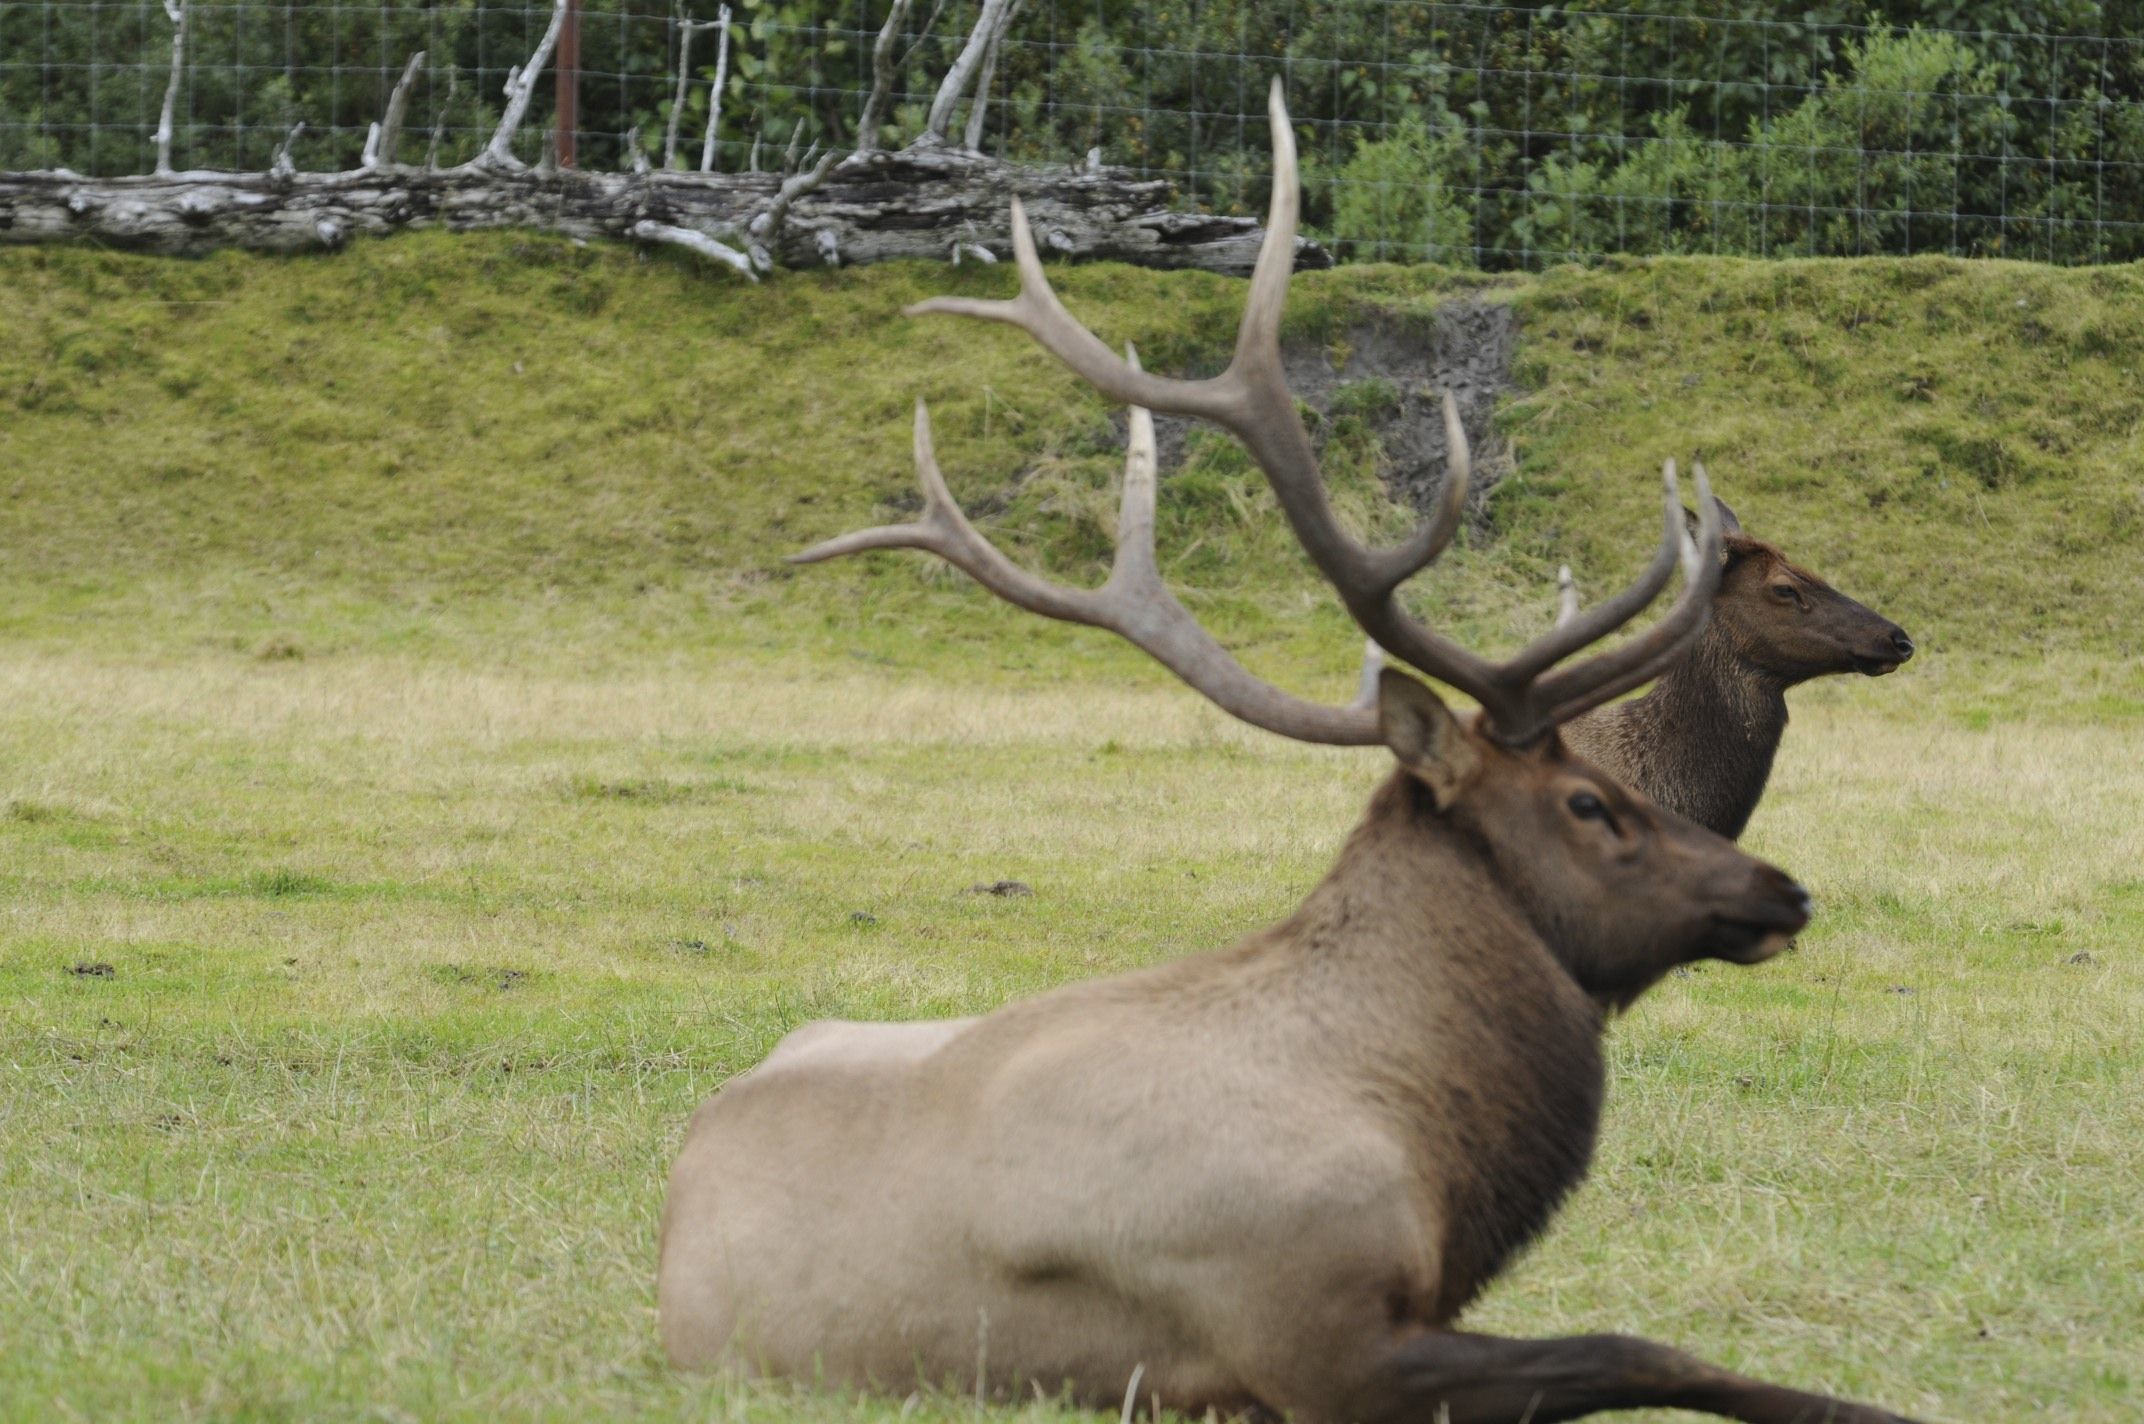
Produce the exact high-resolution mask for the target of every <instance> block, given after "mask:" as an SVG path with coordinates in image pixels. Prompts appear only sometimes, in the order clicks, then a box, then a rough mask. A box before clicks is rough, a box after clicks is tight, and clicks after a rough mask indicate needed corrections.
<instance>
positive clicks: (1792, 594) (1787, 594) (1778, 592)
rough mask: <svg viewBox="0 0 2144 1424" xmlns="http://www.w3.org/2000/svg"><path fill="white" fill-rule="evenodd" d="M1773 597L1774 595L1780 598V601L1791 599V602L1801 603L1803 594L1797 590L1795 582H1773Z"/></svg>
mask: <svg viewBox="0 0 2144 1424" xmlns="http://www.w3.org/2000/svg"><path fill="white" fill-rule="evenodd" d="M1772 597H1774V598H1776V599H1779V600H1780V601H1782V602H1789V601H1791V602H1794V603H1800V602H1801V601H1802V596H1801V594H1800V592H1798V591H1797V590H1796V589H1795V587H1794V585H1793V584H1791V583H1775V584H1773V585H1772Z"/></svg>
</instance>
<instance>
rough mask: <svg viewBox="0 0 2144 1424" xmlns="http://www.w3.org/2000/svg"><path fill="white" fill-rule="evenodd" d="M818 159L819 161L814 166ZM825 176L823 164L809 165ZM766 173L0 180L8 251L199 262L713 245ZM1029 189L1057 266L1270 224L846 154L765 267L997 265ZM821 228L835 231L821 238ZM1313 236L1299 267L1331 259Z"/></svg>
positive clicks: (1108, 173)
mask: <svg viewBox="0 0 2144 1424" xmlns="http://www.w3.org/2000/svg"><path fill="white" fill-rule="evenodd" d="M821 161H822V163H824V162H825V161H826V160H823V159H822V160H821ZM816 171H817V170H814V172H816ZM811 176H812V175H811V174H799V175H795V176H793V177H791V178H790V179H787V180H784V179H783V178H782V177H780V176H779V175H776V174H772V173H734V174H697V173H662V172H655V173H648V174H631V173H595V172H588V171H581V170H566V171H560V172H552V173H543V172H540V171H538V170H535V169H530V168H523V167H520V166H518V165H517V166H516V167H514V168H511V169H502V168H492V167H479V166H476V165H464V166H462V167H459V168H446V169H433V168H425V169H420V168H398V169H382V170H380V171H366V170H363V169H359V170H355V171H352V172H347V173H301V172H294V171H289V170H288V169H287V168H282V169H281V170H280V171H273V172H268V173H209V172H194V173H174V174H170V175H164V176H157V175H137V176H131V177H124V178H85V177H82V176H80V175H78V174H73V173H66V172H48V173H0V242H15V243H24V242H56V241H66V240H70V239H75V240H86V241H94V242H98V243H101V244H105V245H108V246H113V247H124V248H131V249H134V250H137V251H144V252H163V253H174V254H198V253H205V252H209V251H213V250H215V249H217V248H221V247H239V248H249V249H253V250H256V251H272V252H290V251H304V250H306V249H318V248H320V247H322V246H323V245H333V243H330V242H329V240H328V235H329V234H332V235H333V242H334V243H339V242H342V241H344V240H347V239H348V238H353V237H365V236H380V235H384V234H387V233H391V232H395V231H398V230H401V229H405V228H444V229H448V230H450V231H460V232H467V231H478V230H485V229H497V228H517V227H518V228H534V229H542V230H548V231H552V232H559V233H564V234H568V235H570V236H574V237H582V238H598V237H611V238H627V237H630V236H631V231H632V228H633V227H634V225H635V224H636V223H640V222H655V223H660V224H663V225H665V226H668V227H675V228H681V229H684V230H686V231H691V232H698V233H701V234H703V235H706V236H709V237H711V238H714V239H716V240H718V241H720V240H724V239H729V240H732V241H734V240H739V239H740V238H742V237H744V236H746V235H747V233H746V229H747V228H748V226H749V225H750V224H751V223H752V222H753V220H754V219H755V218H757V217H759V216H761V215H762V214H765V213H767V212H768V210H769V209H770V208H771V207H772V206H773V205H775V204H776V203H778V202H780V201H781V194H782V190H783V187H784V186H785V182H786V183H791V184H794V183H797V182H798V181H799V180H800V179H805V180H808V179H809V178H810V177H811ZM1015 196H1017V197H1019V198H1020V199H1021V201H1022V202H1023V203H1024V204H1025V206H1026V208H1027V211H1028V214H1029V216H1030V218H1031V220H1032V221H1033V223H1034V226H1035V230H1036V233H1037V238H1038V241H1040V242H1041V243H1042V244H1043V246H1044V250H1045V251H1047V252H1050V253H1052V254H1053V255H1055V256H1059V257H1063V258H1070V259H1076V260H1095V259H1109V260H1114V261H1120V262H1132V263H1138V264H1140V265H1142V266H1148V267H1196V268H1204V269H1206V270H1208V271H1216V272H1234V273H1248V272H1249V271H1250V269H1251V264H1252V262H1253V260H1254V259H1255V257H1256V253H1257V246H1258V240H1259V237H1260V235H1261V234H1260V228H1259V226H1258V224H1257V222H1256V221H1255V220H1253V219H1250V218H1227V217H1210V216H1206V215H1202V214H1197V213H1178V212H1171V211H1169V210H1168V208H1167V204H1168V200H1169V189H1168V185H1167V184H1166V183H1165V182H1162V181H1160V180H1157V179H1142V178H1136V177H1133V176H1132V175H1130V174H1127V173H1122V172H1118V171H1114V170H1108V169H1105V170H1102V171H1101V172H1097V173H1086V172H1074V171H1071V170H1067V169H1041V168H1026V167H1021V166H1018V165H1014V164H1007V163H1001V162H998V161H996V160H993V159H988V158H983V157H979V156H977V155H974V154H967V153H961V152H959V151H957V150H954V149H952V148H950V147H947V148H938V149H909V150H904V151H900V152H881V153H872V154H858V155H852V156H850V157H848V158H846V159H844V160H842V161H839V162H835V163H832V164H831V165H830V166H828V167H827V168H826V170H825V173H824V175H823V177H822V178H821V180H820V181H819V183H818V185H817V186H816V187H813V188H810V189H809V191H800V192H795V193H793V194H792V195H791V197H790V199H789V202H788V205H787V207H786V209H785V212H784V214H783V216H784V219H785V220H784V221H782V222H780V223H779V224H769V226H770V227H773V226H778V228H779V231H773V232H770V233H767V234H766V235H765V240H764V242H763V245H764V247H765V248H766V250H767V253H768V257H769V258H770V260H771V261H772V262H774V263H776V264H778V265H781V266H805V267H808V266H816V265H818V263H819V262H820V261H822V260H823V254H824V252H825V251H826V250H827V247H826V244H827V243H828V242H831V243H832V250H833V251H835V252H838V253H839V255H840V258H841V260H842V261H843V262H846V263H850V264H863V263H870V262H882V261H886V260H889V259H895V258H912V259H920V260H925V261H933V262H942V261H944V260H946V257H947V254H948V252H949V251H950V250H951V249H952V248H953V246H954V245H955V244H956V243H957V244H961V245H962V247H963V250H964V252H965V255H967V256H970V257H973V256H976V255H977V249H981V250H984V251H988V252H990V253H992V254H993V255H995V256H999V257H1002V256H1004V255H1006V254H1007V253H1009V252H1010V251H1011V242H1010V236H1009V234H1008V232H1007V229H1006V226H1005V222H1006V213H1007V210H1008V208H1009V206H1010V203H1011V200H1012V198H1014V197H1015ZM822 232H827V233H830V234H831V235H832V236H831V237H830V238H822V237H821V236H820V234H821V233H822ZM1330 260H1331V259H1330V258H1329V257H1328V256H1327V254H1326V253H1325V252H1324V250H1323V249H1322V248H1319V247H1317V246H1316V245H1315V244H1310V243H1304V244H1301V245H1300V246H1299V248H1298V262H1299V263H1300V264H1301V265H1305V266H1320V267H1322V266H1326V265H1328V264H1329V263H1330Z"/></svg>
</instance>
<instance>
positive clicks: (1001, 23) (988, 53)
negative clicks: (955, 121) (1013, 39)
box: [961, 0, 1021, 153]
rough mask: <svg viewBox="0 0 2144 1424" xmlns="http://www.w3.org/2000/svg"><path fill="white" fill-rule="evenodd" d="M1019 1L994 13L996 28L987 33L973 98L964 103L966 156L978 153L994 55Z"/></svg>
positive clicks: (1010, 1) (1012, 0) (994, 70)
mask: <svg viewBox="0 0 2144 1424" xmlns="http://www.w3.org/2000/svg"><path fill="white" fill-rule="evenodd" d="M1020 4H1021V0H1008V3H1007V4H1006V6H1005V8H1004V9H1003V10H1001V11H1000V12H999V13H998V23H997V28H996V29H994V30H992V31H991V32H990V43H989V44H988V45H987V46H986V47H985V48H984V50H983V67H982V70H981V72H979V73H978V74H977V75H976V76H975V97H974V98H973V99H971V100H969V101H968V129H967V133H966V135H965V136H964V140H963V142H962V144H961V146H962V147H963V148H965V149H967V150H968V151H969V152H970V153H976V152H980V151H981V149H982V146H983V119H984V116H985V115H987V114H988V113H989V112H990V80H991V77H992V76H993V75H995V74H996V73H997V68H998V51H999V50H1000V49H1001V48H1003V46H1004V44H1005V32H1006V31H1007V30H1010V29H1011V28H1012V22H1013V21H1014V19H1016V18H1017V17H1018V16H1019V14H1020Z"/></svg>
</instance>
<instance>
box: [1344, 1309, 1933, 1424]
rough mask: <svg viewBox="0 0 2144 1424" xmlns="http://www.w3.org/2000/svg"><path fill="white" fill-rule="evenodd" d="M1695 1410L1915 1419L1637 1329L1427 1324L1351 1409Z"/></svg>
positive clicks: (1395, 1420)
mask: <svg viewBox="0 0 2144 1424" xmlns="http://www.w3.org/2000/svg"><path fill="white" fill-rule="evenodd" d="M1646 1408H1667V1409H1693V1410H1696V1411H1698V1412H1699V1413H1703V1414H1717V1415H1722V1416H1724V1417H1726V1418H1729V1419H1740V1420H1743V1421H1744V1424H1913V1421H1912V1420H1909V1419H1907V1418H1906V1417H1905V1416H1904V1415H1901V1414H1893V1413H1892V1412H1890V1411H1889V1410H1887V1409H1878V1408H1875V1407H1873V1406H1871V1405H1866V1404H1853V1403H1849V1402H1848V1401H1846V1400H1843V1399H1832V1398H1829V1397H1827V1396H1825V1395H1821V1394H1810V1393H1807V1392H1806V1391H1803V1390H1798V1389H1788V1388H1786V1387H1785V1386H1783V1385H1776V1384H1766V1383H1764V1382H1763V1381H1762V1380H1753V1379H1749V1378H1747V1377H1746V1376H1743V1375H1738V1374H1734V1373H1732V1372H1730V1371H1728V1370H1723V1369H1719V1368H1717V1367H1715V1366H1713V1365H1708V1364H1706V1363H1705V1362H1704V1361H1703V1360H1700V1359H1696V1358H1694V1357H1693V1356H1690V1355H1686V1354H1684V1353H1683V1352H1682V1351H1680V1350H1674V1349H1670V1348H1669V1347H1668V1346H1666V1345H1656V1344H1654V1343H1653V1342H1652V1341H1650V1340H1640V1339H1637V1338H1635V1337H1633V1336H1629V1335H1573V1336H1570V1337H1569V1338H1567V1339H1562V1340H1504V1339H1499V1338H1497V1337H1496V1336H1493V1335H1466V1334H1459V1333H1456V1332H1425V1333H1423V1334H1420V1335H1416V1336H1413V1337H1410V1338H1408V1339H1406V1340H1404V1341H1402V1342H1400V1343H1399V1344H1397V1345H1396V1346H1395V1347H1394V1348H1393V1350H1392V1351H1391V1352H1390V1354H1389V1355H1388V1356H1387V1357H1386V1359H1385V1360H1384V1362H1383V1363H1382V1365H1381V1366H1380V1367H1379V1368H1378V1369H1377V1370H1376V1372H1375V1373H1374V1375H1373V1377H1372V1378H1371V1379H1370V1380H1369V1381H1367V1382H1366V1384H1365V1387H1364V1388H1363V1390H1362V1392H1361V1393H1360V1394H1359V1395H1358V1396H1357V1397H1356V1399H1355V1400H1354V1401H1352V1403H1351V1406H1350V1408H1348V1409H1347V1410H1346V1411H1345V1412H1346V1414H1347V1415H1348V1417H1349V1418H1351V1419H1356V1420H1360V1421H1362V1424H1552V1421H1555V1420H1559V1419H1577V1418H1581V1417H1583V1416H1585V1415H1588V1414H1594V1413H1598V1412H1600V1411H1602V1410H1610V1409H1646Z"/></svg>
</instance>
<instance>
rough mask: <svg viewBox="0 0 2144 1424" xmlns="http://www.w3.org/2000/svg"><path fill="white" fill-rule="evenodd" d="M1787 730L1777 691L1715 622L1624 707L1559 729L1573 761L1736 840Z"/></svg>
mask: <svg viewBox="0 0 2144 1424" xmlns="http://www.w3.org/2000/svg"><path fill="white" fill-rule="evenodd" d="M1786 730H1787V699H1786V684H1785V683H1784V682H1782V681H1780V680H1779V679H1778V678H1775V677H1772V676H1770V675H1768V674H1766V673H1763V672H1761V671H1759V670H1758V669H1756V668H1755V667H1752V666H1751V665H1750V664H1749V663H1748V662H1747V661H1746V660H1744V659H1743V658H1742V657H1741V656H1740V655H1739V654H1738V653H1737V652H1736V650H1735V649H1734V647H1733V646H1732V645H1731V644H1730V643H1729V641H1728V638H1727V635H1726V634H1725V633H1724V632H1722V631H1721V629H1720V626H1719V624H1718V623H1713V624H1711V625H1709V626H1708V627H1707V628H1706V629H1705V631H1704V633H1703V634H1701V635H1700V636H1699V638H1698V640H1697V642H1696V643H1695V644H1694V645H1692V647H1691V649H1690V651H1689V652H1688V653H1687V654H1686V655H1684V657H1683V658H1682V659H1681V660H1679V661H1678V662H1676V663H1675V665H1674V666H1673V667H1671V668H1669V669H1668V670H1667V672H1666V673H1665V674H1663V675H1662V676H1661V678H1660V680H1659V681H1658V682H1656V683H1654V684H1653V689H1652V691H1650V692H1648V693H1646V694H1645V696H1643V697H1640V698H1637V699H1635V700H1634V701H1630V702H1622V703H1617V704H1615V705H1613V706H1609V707H1604V708H1601V709H1599V710H1597V711H1594V712H1591V713H1588V714H1587V715H1586V716H1584V717H1582V718H1580V719H1578V720H1577V721H1575V722H1572V723H1569V724H1568V725H1566V726H1565V727H1564V729H1563V736H1564V741H1565V742H1566V743H1567V744H1569V745H1570V747H1571V748H1572V749H1573V750H1574V751H1577V752H1578V753H1579V754H1580V755H1581V756H1584V757H1585V758H1586V759H1587V760H1589V761H1591V762H1593V763H1594V764H1595V765H1597V766H1599V767H1600V768H1601V769H1602V770H1603V771H1606V772H1608V773H1609V774H1610V775H1612V776H1614V777H1616V778H1617V779H1618V780H1620V781H1622V782H1623V783H1624V784H1626V785H1628V786H1632V787H1634V788H1636V789H1637V790H1639V791H1642V792H1644V793H1645V794H1646V795H1647V796H1649V797H1651V798H1652V799H1653V800H1655V801H1657V802H1659V803H1660V804H1661V805H1663V806H1666V807H1667V808H1668V809H1669V810H1671V811H1675V812H1677V813H1679V814H1681V815H1684V816H1687V817H1689V818H1690V819H1691V820H1693V821H1696V822H1697V823H1698V824H1699V825H1702V826H1708V827H1710V828H1711V829H1713V830H1715V831H1718V832H1719V833H1720V834H1721V835H1723V836H1729V837H1734V836H1739V835H1741V834H1742V829H1743V827H1745V826H1747V825H1748V824H1749V818H1750V813H1751V812H1753V811H1755V810H1756V809H1757V801H1758V799H1759V798H1760V797H1762V796H1763V795H1764V785H1765V782H1766V780H1767V779H1769V778H1770V776H1771V773H1772V758H1773V757H1774V755H1776V754H1777V753H1778V751H1779V740H1780V738H1781V737H1782V736H1783V735H1785V733H1786Z"/></svg>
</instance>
